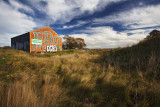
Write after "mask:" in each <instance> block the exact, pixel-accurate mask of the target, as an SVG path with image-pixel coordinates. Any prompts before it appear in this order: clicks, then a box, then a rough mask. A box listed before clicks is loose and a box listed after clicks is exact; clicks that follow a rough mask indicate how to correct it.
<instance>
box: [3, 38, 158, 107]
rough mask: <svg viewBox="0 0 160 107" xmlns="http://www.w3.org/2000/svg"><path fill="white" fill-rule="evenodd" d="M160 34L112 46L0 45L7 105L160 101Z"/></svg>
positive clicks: (146, 106)
mask: <svg viewBox="0 0 160 107" xmlns="http://www.w3.org/2000/svg"><path fill="white" fill-rule="evenodd" d="M159 78H160V38H159V37H158V36H157V37H156V38H151V39H148V40H144V41H141V42H140V43H139V44H137V45H134V46H132V47H126V48H117V49H111V50H105V49H101V50H66V51H63V52H60V53H46V54H30V53H28V52H24V51H20V50H12V49H0V105H1V106H2V107H6V106H7V107H54V106H57V107H59V106H62V107H68V106H69V107H72V106H73V107H77V106H79V107H94V106H99V107H159V106H160V79H159Z"/></svg>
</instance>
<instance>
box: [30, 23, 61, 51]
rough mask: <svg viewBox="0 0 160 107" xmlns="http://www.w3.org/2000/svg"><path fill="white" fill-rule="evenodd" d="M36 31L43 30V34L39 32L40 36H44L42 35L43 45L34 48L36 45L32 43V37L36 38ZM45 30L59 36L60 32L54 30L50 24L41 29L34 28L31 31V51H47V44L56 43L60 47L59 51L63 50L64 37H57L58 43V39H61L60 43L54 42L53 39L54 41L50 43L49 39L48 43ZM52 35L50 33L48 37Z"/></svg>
mask: <svg viewBox="0 0 160 107" xmlns="http://www.w3.org/2000/svg"><path fill="white" fill-rule="evenodd" d="M34 32H43V34H39V35H38V36H42V37H40V38H41V39H42V45H41V46H38V45H37V46H36V49H35V48H34V46H35V45H33V44H32V43H31V39H35V35H34ZM44 32H51V33H52V35H53V38H54V36H58V34H57V33H56V32H55V31H54V30H52V29H51V28H50V27H49V26H47V27H44V28H41V29H37V30H34V31H31V32H30V52H45V51H46V50H45V49H46V46H47V45H56V46H57V47H58V50H57V51H62V38H60V37H59V38H56V42H57V43H58V39H60V42H59V44H57V43H54V41H53V39H51V41H52V43H50V42H49V41H47V43H44V41H45V34H44ZM50 36H51V35H49V34H48V38H50Z"/></svg>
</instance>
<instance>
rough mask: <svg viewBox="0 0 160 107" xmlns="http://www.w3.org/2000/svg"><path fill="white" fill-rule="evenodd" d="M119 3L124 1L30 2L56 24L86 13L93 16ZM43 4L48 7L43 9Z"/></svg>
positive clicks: (45, 0) (68, 0) (62, 0)
mask: <svg viewBox="0 0 160 107" xmlns="http://www.w3.org/2000/svg"><path fill="white" fill-rule="evenodd" d="M119 1H124V0H56V1H55V0H36V1H35V0H29V2H30V3H31V4H34V5H33V6H34V7H35V8H37V9H38V10H39V11H41V12H44V13H45V14H47V15H48V17H50V18H51V19H53V20H54V22H55V23H66V22H69V21H70V20H72V19H73V18H75V17H78V16H80V15H82V14H84V13H86V12H87V13H88V14H92V13H94V12H95V11H100V10H102V9H103V8H104V7H105V6H106V5H108V4H109V3H111V2H119ZM41 2H46V4H47V5H46V6H44V7H42V6H41ZM35 4H36V5H35Z"/></svg>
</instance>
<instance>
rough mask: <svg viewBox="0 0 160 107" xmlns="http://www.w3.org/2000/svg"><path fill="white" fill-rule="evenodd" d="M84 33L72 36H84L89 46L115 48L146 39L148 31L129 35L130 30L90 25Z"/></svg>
mask: <svg viewBox="0 0 160 107" xmlns="http://www.w3.org/2000/svg"><path fill="white" fill-rule="evenodd" d="M83 32H84V34H72V35H70V36H72V37H80V38H83V39H84V40H85V42H86V44H87V48H115V47H124V46H130V45H132V44H134V43H137V42H138V41H140V40H142V39H144V38H145V37H146V36H147V34H148V33H146V32H144V31H132V33H133V32H134V33H135V34H132V35H128V34H127V33H129V32H130V31H124V32H117V31H115V30H113V29H112V28H111V27H92V28H91V27H90V28H87V29H86V30H84V31H83Z"/></svg>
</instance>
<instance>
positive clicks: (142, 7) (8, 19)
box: [0, 0, 160, 49]
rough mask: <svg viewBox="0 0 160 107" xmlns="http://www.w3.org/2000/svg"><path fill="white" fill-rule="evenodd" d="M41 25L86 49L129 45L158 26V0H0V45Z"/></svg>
mask: <svg viewBox="0 0 160 107" xmlns="http://www.w3.org/2000/svg"><path fill="white" fill-rule="evenodd" d="M45 26H50V27H51V28H52V29H53V30H54V31H55V32H57V33H58V35H59V36H61V37H64V36H65V35H70V36H72V37H76V38H77V37H80V38H83V39H84V40H85V42H86V44H87V47H86V48H90V49H98V48H116V47H125V46H131V45H132V44H136V43H138V42H139V41H140V40H142V39H144V38H145V37H146V36H147V35H148V34H149V32H151V31H152V30H154V29H157V30H160V0H0V46H10V45H11V38H12V37H14V36H18V35H21V34H24V33H27V32H30V31H33V30H36V29H39V28H42V27H45Z"/></svg>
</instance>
